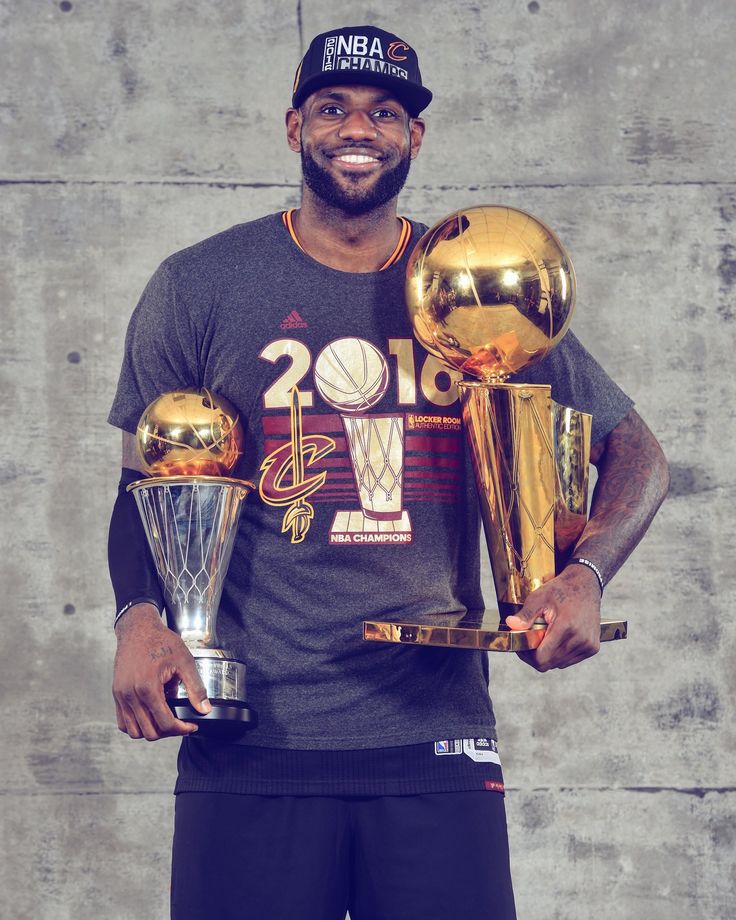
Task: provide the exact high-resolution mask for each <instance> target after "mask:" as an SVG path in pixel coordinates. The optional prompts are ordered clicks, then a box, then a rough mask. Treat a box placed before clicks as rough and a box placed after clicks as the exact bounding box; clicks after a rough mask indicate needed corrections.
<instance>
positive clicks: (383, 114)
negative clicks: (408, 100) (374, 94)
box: [373, 109, 398, 118]
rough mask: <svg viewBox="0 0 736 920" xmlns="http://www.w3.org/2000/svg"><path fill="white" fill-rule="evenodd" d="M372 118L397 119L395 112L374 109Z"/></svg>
mask: <svg viewBox="0 0 736 920" xmlns="http://www.w3.org/2000/svg"><path fill="white" fill-rule="evenodd" d="M373 117H374V118H398V115H397V114H396V112H393V111H392V110H391V109H376V111H375V112H374V113H373Z"/></svg>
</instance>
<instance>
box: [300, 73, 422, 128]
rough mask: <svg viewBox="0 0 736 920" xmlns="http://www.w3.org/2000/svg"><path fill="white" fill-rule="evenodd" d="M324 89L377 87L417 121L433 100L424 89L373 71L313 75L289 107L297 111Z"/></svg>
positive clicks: (301, 87)
mask: <svg viewBox="0 0 736 920" xmlns="http://www.w3.org/2000/svg"><path fill="white" fill-rule="evenodd" d="M325 86H380V87H381V88H382V89H387V90H389V91H390V92H391V93H392V94H393V95H394V96H396V98H397V99H398V100H399V102H400V103H401V104H402V105H403V106H404V108H405V109H406V111H407V112H408V113H409V114H410V115H411V116H412V118H416V117H417V115H419V113H420V112H422V111H423V110H424V109H426V108H427V106H428V105H429V103H430V102H431V101H432V93H431V92H430V91H429V90H428V89H427V88H426V87H424V86H417V85H416V84H414V83H407V81H406V80H402V79H400V78H399V77H391V76H388V75H387V74H382V73H375V72H374V71H372V70H361V71H355V70H343V71H329V72H327V73H320V74H316V75H315V76H314V77H311V78H310V79H308V80H306V81H305V82H304V84H303V85H302V86H300V87H299V88H298V89H297V91H296V92H295V93H294V96H293V98H292V100H291V104H292V105H293V107H294V108H298V106H300V105H301V104H302V102H304V100H305V99H306V98H307V97H308V96H311V95H312V93H316V92H317V90H319V89H324V87H325Z"/></svg>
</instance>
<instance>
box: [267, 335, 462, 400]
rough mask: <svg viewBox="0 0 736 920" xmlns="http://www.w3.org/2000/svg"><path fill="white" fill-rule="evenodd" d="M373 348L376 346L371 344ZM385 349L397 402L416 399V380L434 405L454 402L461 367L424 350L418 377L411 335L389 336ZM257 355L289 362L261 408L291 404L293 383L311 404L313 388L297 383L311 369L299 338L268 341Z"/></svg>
mask: <svg viewBox="0 0 736 920" xmlns="http://www.w3.org/2000/svg"><path fill="white" fill-rule="evenodd" d="M363 341H365V340H363V339H356V338H343V339H335V340H334V341H332V342H329V343H328V344H327V345H326V346H325V348H324V349H323V350H322V352H320V354H323V353H324V352H325V351H326V350H327V349H330V348H334V347H335V346H336V345H338V346H339V345H340V344H341V343H345V344H346V348H347V347H348V346H347V343H357V342H363ZM373 348H375V346H373ZM388 351H389V355H390V356H391V358H393V359H394V361H395V366H396V375H395V382H396V402H397V403H398V404H399V405H400V406H413V405H416V402H417V382H418V384H419V389H420V390H421V392H422V395H423V396H424V397H425V399H426V400H427V401H428V402H430V403H432V404H433V405H435V406H442V407H446V406H451V405H452V404H453V403H455V402H457V398H458V395H457V390H456V389H455V386H454V384H455V383H456V382H457V381H458V380H461V379H462V374H461V373H460V371H456V370H452V369H451V368H448V367H447V366H446V365H444V364H443V363H442V362H441V361H440V360H439V359H438V358H435V356H434V355H430V354H427V355H426V356H425V357H424V359H423V360H422V361H421V368H420V373H419V380H418V381H417V368H416V362H415V359H414V341H413V339H389V340H388ZM259 357H260V358H262V359H263V360H264V361H269V362H270V363H272V364H275V363H276V362H277V361H279V360H281V358H287V359H288V360H289V362H290V363H289V365H288V367H286V368H285V369H284V371H283V372H282V373H281V374H280V375H279V376H278V377H277V378H276V380H274V381H273V383H272V384H271V385H270V386H269V387H268V388H267V389H266V391H265V392H264V394H263V408H264V409H288V408H289V406H290V405H291V390H292V387H295V386H296V387H300V393H301V397H302V406H303V407H304V408H305V409H306V408H311V407H312V406H313V405H314V391H313V390H305V389H303V388H302V387H301V386H300V384H301V383H302V381H303V380H304V378H305V377H306V376H307V374H308V373H309V371H310V369H312V354H311V352H310V350H309V348H307V346H306V345H305V344H304V342H300V341H299V340H298V339H276V340H274V341H273V342H269V344H268V345H266V347H265V348H264V349H263V351H261V353H260V355H259Z"/></svg>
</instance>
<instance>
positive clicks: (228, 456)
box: [136, 388, 244, 476]
mask: <svg viewBox="0 0 736 920" xmlns="http://www.w3.org/2000/svg"><path fill="white" fill-rule="evenodd" d="M243 440H244V439H243V426H242V425H241V423H240V418H239V414H238V412H237V410H236V409H235V408H234V407H233V406H232V405H231V404H230V403H229V402H228V401H227V400H226V399H224V398H223V397H222V396H218V395H217V394H215V393H212V392H211V391H210V390H208V389H204V388H203V389H201V390H197V389H181V390H174V391H172V392H170V393H163V394H162V395H161V396H159V397H157V398H156V399H154V401H153V402H152V403H151V404H150V405H149V406H148V407H147V408H146V410H145V412H144V413H143V415H142V416H141V418H140V421H139V422H138V430H137V432H136V445H137V448H138V455H139V457H140V459H141V462H142V463H143V466H144V469H145V471H146V472H147V473H149V474H150V475H152V476H227V475H228V474H229V473H230V472H231V471H232V470H233V468H234V467H235V464H236V463H237V461H238V458H239V457H240V455H241V454H242V452H243Z"/></svg>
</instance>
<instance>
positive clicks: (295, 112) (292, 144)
mask: <svg viewBox="0 0 736 920" xmlns="http://www.w3.org/2000/svg"><path fill="white" fill-rule="evenodd" d="M286 143H287V144H288V145H289V149H291V150H293V151H294V153H299V152H300V151H301V149H302V115H301V112H300V111H299V109H287V110H286Z"/></svg>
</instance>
